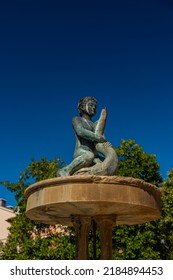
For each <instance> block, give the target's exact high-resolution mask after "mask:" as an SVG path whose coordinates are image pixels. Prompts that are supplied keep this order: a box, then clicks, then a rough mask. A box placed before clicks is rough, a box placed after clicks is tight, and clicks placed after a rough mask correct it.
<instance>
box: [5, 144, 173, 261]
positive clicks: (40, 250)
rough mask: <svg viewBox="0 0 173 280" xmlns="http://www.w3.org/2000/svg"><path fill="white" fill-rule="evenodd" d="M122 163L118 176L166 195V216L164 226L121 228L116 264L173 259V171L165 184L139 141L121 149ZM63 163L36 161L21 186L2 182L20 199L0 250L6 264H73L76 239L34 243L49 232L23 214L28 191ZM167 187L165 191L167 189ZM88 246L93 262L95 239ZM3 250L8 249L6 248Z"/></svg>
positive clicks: (116, 240)
mask: <svg viewBox="0 0 173 280" xmlns="http://www.w3.org/2000/svg"><path fill="white" fill-rule="evenodd" d="M116 152H117V155H118V157H119V169H118V175H119V176H128V177H134V178H139V179H143V180H145V181H146V182H149V183H152V184H155V185H156V186H157V187H160V190H161V191H162V216H161V218H160V219H159V220H157V221H153V222H150V223H146V224H142V225H135V226H126V225H122V226H117V227H116V228H115V229H114V230H113V258H114V259H120V260H121V259H141V260H142V259H173V234H172V232H173V171H170V173H169V176H168V179H166V180H164V182H162V176H161V175H160V171H159V164H158V162H157V161H156V156H155V155H151V154H148V153H147V152H144V151H143V150H142V147H141V146H139V145H138V144H136V143H135V141H134V140H122V141H121V143H120V146H119V147H118V148H117V149H116ZM63 165H64V163H63V162H62V161H61V160H60V159H58V160H50V161H48V160H47V159H42V160H38V161H35V160H32V162H31V164H30V165H29V166H28V167H27V168H26V169H25V171H24V172H23V173H21V176H20V178H19V180H18V182H17V183H10V182H1V184H3V185H4V186H6V187H7V188H8V189H9V190H11V191H13V192H14V193H15V196H16V201H17V207H16V209H18V212H19V214H18V215H17V216H16V218H14V219H13V221H12V226H11V228H10V235H9V237H8V240H7V243H6V245H5V246H2V245H1V247H0V248H1V249H0V250H1V253H0V258H1V259H74V258H75V236H74V235H75V233H74V231H73V229H70V228H69V229H68V234H66V235H63V234H61V233H56V234H53V235H50V236H48V237H47V238H42V237H41V236H40V235H38V236H36V237H35V238H33V236H32V234H31V233H32V232H34V231H38V232H39V231H40V230H42V229H44V228H45V227H46V226H45V225H43V224H38V223H34V222H31V221H30V220H28V219H27V218H26V216H25V214H24V211H25V207H26V201H25V198H24V190H25V189H26V187H27V186H28V185H30V184H31V183H34V182H36V181H40V180H43V179H47V178H52V177H55V174H56V171H57V170H58V169H59V168H61V167H62V166H63ZM162 186H163V187H162ZM92 238H93V237H92V234H91V238H90V239H91V242H90V245H89V248H90V256H91V258H92V256H93V243H92V241H93V239H92ZM96 239H97V243H96V246H97V248H96V252H97V258H98V259H99V258H100V248H99V242H98V240H99V234H98V232H97V234H96ZM2 247H3V248H2Z"/></svg>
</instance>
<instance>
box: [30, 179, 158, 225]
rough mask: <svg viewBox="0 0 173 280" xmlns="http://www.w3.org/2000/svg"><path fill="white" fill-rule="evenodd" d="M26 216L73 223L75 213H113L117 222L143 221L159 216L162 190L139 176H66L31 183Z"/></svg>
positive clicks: (42, 220)
mask: <svg viewBox="0 0 173 280" xmlns="http://www.w3.org/2000/svg"><path fill="white" fill-rule="evenodd" d="M25 197H26V198H27V208H26V216H27V217H28V218H30V219H31V220H34V221H37V222H41V223H45V224H51V225H53V224H62V225H73V218H74V217H75V216H90V217H95V216H99V215H115V216H116V224H126V225H134V224H142V223H145V222H150V221H152V220H155V219H158V218H159V217H160V212H161V209H160V204H161V203H160V201H161V192H160V190H159V189H158V188H157V187H155V186H154V185H152V184H149V183H146V182H144V181H143V180H140V179H134V178H131V177H121V176H90V175H87V176H79V175H76V176H67V177H57V178H53V179H47V180H43V181H40V182H37V183H35V184H32V185H30V186H29V187H28V188H27V189H26V191H25Z"/></svg>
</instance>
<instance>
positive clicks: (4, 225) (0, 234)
mask: <svg viewBox="0 0 173 280" xmlns="http://www.w3.org/2000/svg"><path fill="white" fill-rule="evenodd" d="M13 217H15V213H14V212H13V210H12V209H10V208H8V207H6V204H5V203H4V200H3V203H2V199H0V241H2V242H3V243H4V242H5V241H6V239H7V236H8V233H9V231H8V228H9V227H10V222H9V221H8V220H9V219H11V218H13Z"/></svg>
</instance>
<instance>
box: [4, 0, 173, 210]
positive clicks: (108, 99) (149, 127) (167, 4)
mask: <svg viewBox="0 0 173 280" xmlns="http://www.w3.org/2000/svg"><path fill="white" fill-rule="evenodd" d="M2 2H3V3H2ZM86 95H91V96H94V97H96V98H97V100H98V114H97V117H98V116H99V113H100V110H101V109H102V108H103V107H105V106H106V107H107V108H108V113H109V116H108V121H107V127H106V131H105V135H106V137H107V139H108V140H109V141H110V142H112V144H113V145H114V146H119V144H120V142H121V139H135V140H136V142H137V143H138V144H139V145H141V146H142V148H143V150H144V151H146V152H149V153H152V154H156V159H157V161H158V162H159V164H160V168H161V173H162V175H163V176H164V177H165V178H166V176H167V171H169V170H170V169H171V168H172V167H173V147H172V145H173V125H172V120H173V2H172V1H171V0H158V1H156V0H145V1H139V0H136V1H129V0H124V1H123V0H122V1H116V0H112V1H109V0H107V1H94V0H92V1H89V0H87V1H81V0H80V1H71V0H68V1H66V0H63V1H58V0H56V1H52V0H47V1H43V0H42V1H38V0H11V1H8V0H5V1H1V3H0V96H1V109H0V124H1V127H0V129H1V130H0V131H1V136H0V140H1V141H0V180H9V181H12V182H15V181H16V180H17V179H18V178H19V175H20V172H21V171H23V170H24V169H25V168H26V166H27V165H28V164H29V163H30V161H31V158H35V159H40V158H42V157H47V158H49V159H52V158H55V157H58V156H60V157H61V158H62V159H63V160H64V161H65V162H66V163H69V162H70V161H71V160H72V156H73V151H74V145H75V139H74V134H73V129H72V126H71V119H72V117H73V116H74V115H78V112H77V103H78V100H79V99H80V98H81V97H83V96H86ZM0 197H3V198H5V199H6V200H7V204H8V205H9V204H10V205H14V204H15V201H14V199H13V196H12V195H11V193H9V192H7V191H6V190H5V189H4V188H3V187H2V186H0Z"/></svg>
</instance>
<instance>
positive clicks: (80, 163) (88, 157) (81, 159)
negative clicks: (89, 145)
mask: <svg viewBox="0 0 173 280" xmlns="http://www.w3.org/2000/svg"><path fill="white" fill-rule="evenodd" d="M93 160H94V154H93V153H91V152H89V151H85V152H84V153H83V154H82V155H80V156H78V157H76V158H75V159H74V160H73V161H72V162H71V163H70V164H69V165H67V166H65V167H63V168H61V169H60V170H58V172H57V176H58V177H59V176H61V177H63V176H71V175H73V173H74V172H76V171H77V170H79V169H81V168H83V167H88V166H92V165H93Z"/></svg>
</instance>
